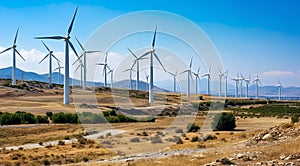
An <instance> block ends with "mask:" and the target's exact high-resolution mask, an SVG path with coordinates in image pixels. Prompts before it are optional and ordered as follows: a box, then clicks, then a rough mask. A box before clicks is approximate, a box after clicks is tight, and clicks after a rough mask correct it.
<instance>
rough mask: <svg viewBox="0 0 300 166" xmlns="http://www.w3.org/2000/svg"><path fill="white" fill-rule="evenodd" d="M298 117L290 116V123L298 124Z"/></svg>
mask: <svg viewBox="0 0 300 166" xmlns="http://www.w3.org/2000/svg"><path fill="white" fill-rule="evenodd" d="M299 117H300V115H299V114H294V115H292V117H291V121H292V123H297V122H299Z"/></svg>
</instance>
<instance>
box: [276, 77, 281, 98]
mask: <svg viewBox="0 0 300 166" xmlns="http://www.w3.org/2000/svg"><path fill="white" fill-rule="evenodd" d="M276 86H277V87H278V100H281V88H282V86H281V82H280V81H278V84H277V85H276Z"/></svg>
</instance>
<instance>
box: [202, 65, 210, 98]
mask: <svg viewBox="0 0 300 166" xmlns="http://www.w3.org/2000/svg"><path fill="white" fill-rule="evenodd" d="M210 70H211V67H209V70H208V72H207V73H205V74H204V75H203V76H202V77H206V76H207V95H210Z"/></svg>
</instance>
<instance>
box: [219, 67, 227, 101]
mask: <svg viewBox="0 0 300 166" xmlns="http://www.w3.org/2000/svg"><path fill="white" fill-rule="evenodd" d="M218 70H219V78H220V80H219V96H220V97H221V96H222V77H224V78H225V75H226V73H227V71H226V72H222V71H221V69H220V68H218ZM225 86H226V91H227V76H226V85H225ZM226 91H225V93H227V92H226ZM225 96H227V94H226V95H225Z"/></svg>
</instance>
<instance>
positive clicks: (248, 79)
mask: <svg viewBox="0 0 300 166" xmlns="http://www.w3.org/2000/svg"><path fill="white" fill-rule="evenodd" d="M241 77H242V78H243V80H244V81H245V82H246V98H248V92H249V84H250V77H251V76H250V75H249V78H247V79H246V78H244V77H243V75H242V74H241Z"/></svg>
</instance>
